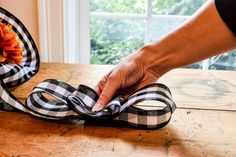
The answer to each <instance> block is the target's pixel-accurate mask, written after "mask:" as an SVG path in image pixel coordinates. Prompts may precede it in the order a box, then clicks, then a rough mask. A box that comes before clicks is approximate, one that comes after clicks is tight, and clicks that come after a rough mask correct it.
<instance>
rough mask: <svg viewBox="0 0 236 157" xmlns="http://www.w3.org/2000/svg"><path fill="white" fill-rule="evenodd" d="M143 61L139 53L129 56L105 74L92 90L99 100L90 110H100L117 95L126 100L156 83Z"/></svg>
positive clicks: (154, 77)
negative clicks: (141, 89) (139, 90)
mask: <svg viewBox="0 0 236 157" xmlns="http://www.w3.org/2000/svg"><path fill="white" fill-rule="evenodd" d="M144 60H145V57H144V56H142V55H141V53H139V52H138V53H134V54H131V55H130V56H128V57H127V58H126V59H125V60H124V61H123V62H121V63H120V64H119V65H117V66H116V67H115V68H114V69H113V70H111V71H110V72H109V73H108V74H106V75H105V76H104V77H103V78H102V79H101V80H100V81H99V83H98V84H97V85H96V86H95V88H94V90H95V91H96V92H97V93H98V95H99V99H98V101H97V103H96V104H95V106H94V107H93V109H92V110H93V111H94V112H95V111H100V110H102V109H103V108H104V107H105V106H106V105H107V104H108V103H109V102H110V101H111V100H112V98H113V97H114V96H115V95H117V94H121V95H123V96H124V98H125V99H126V98H127V97H128V96H129V95H131V94H133V93H134V92H135V91H137V90H138V89H140V88H142V87H144V86H146V85H148V84H151V83H154V82H156V81H157V79H158V76H156V75H155V74H154V73H153V72H152V71H151V70H150V69H148V67H147V66H146V65H145V64H144Z"/></svg>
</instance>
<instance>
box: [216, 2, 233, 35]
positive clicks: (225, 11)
mask: <svg viewBox="0 0 236 157" xmlns="http://www.w3.org/2000/svg"><path fill="white" fill-rule="evenodd" d="M215 5H216V8H217V10H218V12H219V14H220V16H221V18H222V20H223V21H224V22H225V24H226V25H227V26H228V27H229V29H230V30H231V31H232V32H233V33H234V35H235V36H236V0H215Z"/></svg>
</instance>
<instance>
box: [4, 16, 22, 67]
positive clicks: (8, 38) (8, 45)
mask: <svg viewBox="0 0 236 157" xmlns="http://www.w3.org/2000/svg"><path fill="white" fill-rule="evenodd" d="M16 37H17V34H16V33H15V32H13V31H12V26H11V25H7V24H5V23H2V20H1V19H0V63H1V62H4V63H13V64H20V63H21V60H22V58H23V57H22V53H21V52H22V48H21V47H20V42H21V41H20V40H17V39H16Z"/></svg>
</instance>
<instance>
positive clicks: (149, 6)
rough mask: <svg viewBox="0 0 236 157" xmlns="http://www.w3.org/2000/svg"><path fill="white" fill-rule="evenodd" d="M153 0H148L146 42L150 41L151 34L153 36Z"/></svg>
mask: <svg viewBox="0 0 236 157" xmlns="http://www.w3.org/2000/svg"><path fill="white" fill-rule="evenodd" d="M151 24H152V0H147V12H146V28H145V37H144V38H145V39H144V42H145V44H147V43H149V42H150V39H151V36H152V31H151V30H152V29H151Z"/></svg>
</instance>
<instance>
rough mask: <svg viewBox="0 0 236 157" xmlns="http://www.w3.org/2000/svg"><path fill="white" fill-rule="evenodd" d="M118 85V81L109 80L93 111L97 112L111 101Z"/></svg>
mask: <svg viewBox="0 0 236 157" xmlns="http://www.w3.org/2000/svg"><path fill="white" fill-rule="evenodd" d="M118 87H119V85H118V84H117V81H108V82H107V83H106V85H105V86H104V88H103V90H102V93H101V95H100V97H99V99H98V101H97V103H96V104H95V105H94V107H93V109H92V111H93V112H96V111H100V110H102V109H103V108H104V107H105V106H106V105H107V104H108V103H109V102H110V101H111V99H112V98H113V96H114V94H115V93H116V91H117V90H118Z"/></svg>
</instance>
